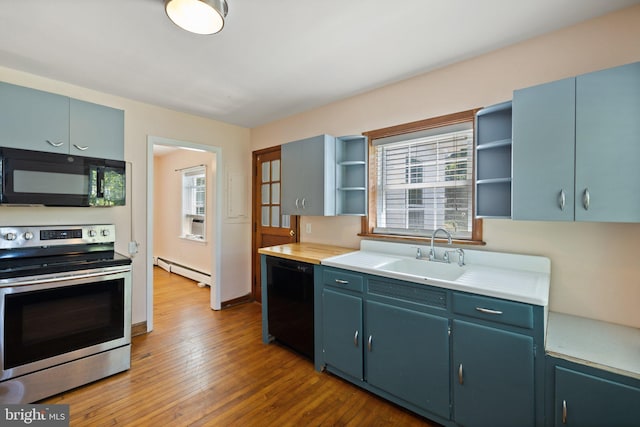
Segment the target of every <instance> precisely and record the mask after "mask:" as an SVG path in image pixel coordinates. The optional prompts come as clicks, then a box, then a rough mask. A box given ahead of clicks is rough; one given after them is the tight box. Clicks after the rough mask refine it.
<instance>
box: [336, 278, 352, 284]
mask: <svg viewBox="0 0 640 427" xmlns="http://www.w3.org/2000/svg"><path fill="white" fill-rule="evenodd" d="M336 283H338V284H340V285H348V284H349V281H348V280H342V279H336Z"/></svg>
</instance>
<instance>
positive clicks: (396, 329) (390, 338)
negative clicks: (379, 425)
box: [365, 301, 449, 419]
mask: <svg viewBox="0 0 640 427" xmlns="http://www.w3.org/2000/svg"><path fill="white" fill-rule="evenodd" d="M365 312H366V319H365V325H366V328H367V334H366V340H365V341H366V344H365V346H366V347H367V348H366V350H365V354H366V366H367V372H366V379H367V382H368V383H369V384H371V385H372V386H375V387H378V388H379V389H381V390H384V391H386V392H388V393H391V394H393V395H394V396H397V397H399V398H401V399H403V400H405V401H407V402H409V403H411V404H413V405H416V406H419V407H420V408H423V409H426V410H428V411H430V412H433V413H434V414H437V415H439V416H441V417H444V418H447V419H448V418H449V373H448V372H449V334H448V323H449V322H448V320H447V319H445V318H443V317H438V316H433V315H430V314H426V313H420V312H416V311H412V310H406V309H403V308H399V307H394V306H390V305H388V304H381V303H378V302H375V301H367V304H366V310H365Z"/></svg>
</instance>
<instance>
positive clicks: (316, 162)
mask: <svg viewBox="0 0 640 427" xmlns="http://www.w3.org/2000/svg"><path fill="white" fill-rule="evenodd" d="M281 159H282V188H281V194H282V205H281V206H282V213H283V214H285V215H309V216H333V215H335V214H336V203H335V194H336V179H335V178H336V177H335V175H336V163H335V138H334V137H332V136H330V135H319V136H315V137H312V138H307V139H303V140H300V141H293V142H289V143H286V144H283V145H282V148H281Z"/></svg>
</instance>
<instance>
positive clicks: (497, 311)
mask: <svg viewBox="0 0 640 427" xmlns="http://www.w3.org/2000/svg"><path fill="white" fill-rule="evenodd" d="M476 310H478V311H479V312H480V313H484V314H495V315H500V314H502V312H501V311H500V310H491V309H490V308H482V307H476Z"/></svg>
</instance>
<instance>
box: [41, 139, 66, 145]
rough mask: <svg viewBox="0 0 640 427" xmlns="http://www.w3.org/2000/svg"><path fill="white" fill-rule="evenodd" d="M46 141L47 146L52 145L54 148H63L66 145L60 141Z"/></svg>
mask: <svg viewBox="0 0 640 427" xmlns="http://www.w3.org/2000/svg"><path fill="white" fill-rule="evenodd" d="M45 141H47V144H49V145H51V146H52V147H62V144H64V142H62V141H60V142H51V141H49V140H48V139H46V140H45Z"/></svg>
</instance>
